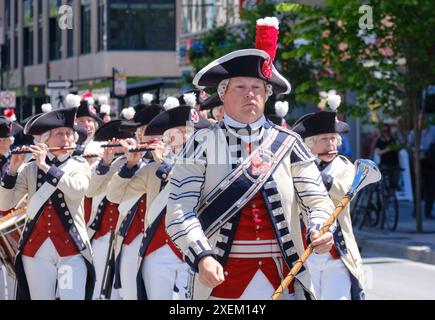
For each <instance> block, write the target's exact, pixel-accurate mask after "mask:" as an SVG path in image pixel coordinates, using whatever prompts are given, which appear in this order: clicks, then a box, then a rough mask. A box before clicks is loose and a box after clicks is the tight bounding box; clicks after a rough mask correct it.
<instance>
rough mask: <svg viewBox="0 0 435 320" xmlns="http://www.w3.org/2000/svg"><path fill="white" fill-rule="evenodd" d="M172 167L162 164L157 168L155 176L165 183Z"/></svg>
mask: <svg viewBox="0 0 435 320" xmlns="http://www.w3.org/2000/svg"><path fill="white" fill-rule="evenodd" d="M171 169H172V166H171V165H170V164H168V163H166V162H162V164H161V165H160V166H159V167H158V169H157V171H156V176H157V177H158V178H160V179H161V180H163V181H166V179H167V178H168V176H169V173H170V172H171Z"/></svg>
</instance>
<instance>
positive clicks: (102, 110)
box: [100, 104, 110, 114]
mask: <svg viewBox="0 0 435 320" xmlns="http://www.w3.org/2000/svg"><path fill="white" fill-rule="evenodd" d="M100 113H105V114H110V105H108V104H102V105H101V107H100Z"/></svg>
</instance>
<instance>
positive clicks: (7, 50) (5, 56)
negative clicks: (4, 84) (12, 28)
mask: <svg viewBox="0 0 435 320" xmlns="http://www.w3.org/2000/svg"><path fill="white" fill-rule="evenodd" d="M1 50H2V56H1V59H2V61H1V62H2V68H3V69H4V70H5V69H9V68H10V67H11V38H10V37H9V36H6V38H5V44H4V46H3V47H2V48H1Z"/></svg>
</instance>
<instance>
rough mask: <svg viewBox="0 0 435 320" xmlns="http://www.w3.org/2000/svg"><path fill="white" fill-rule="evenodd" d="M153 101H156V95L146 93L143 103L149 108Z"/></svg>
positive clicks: (143, 96)
mask: <svg viewBox="0 0 435 320" xmlns="http://www.w3.org/2000/svg"><path fill="white" fill-rule="evenodd" d="M153 100H154V95H153V94H152V93H144V94H143V95H142V102H143V104H144V105H146V106H149V105H150V104H151V102H152V101H153Z"/></svg>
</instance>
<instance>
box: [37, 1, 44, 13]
mask: <svg viewBox="0 0 435 320" xmlns="http://www.w3.org/2000/svg"><path fill="white" fill-rule="evenodd" d="M42 2H43V1H42V0H38V17H40V16H42V12H43V3H42Z"/></svg>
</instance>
